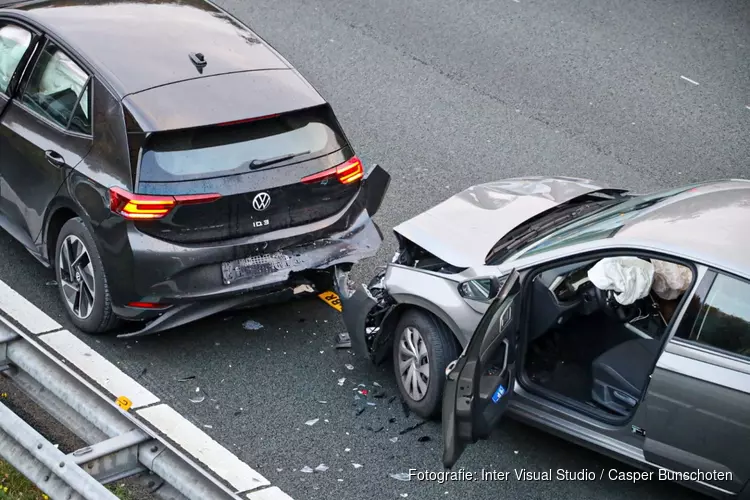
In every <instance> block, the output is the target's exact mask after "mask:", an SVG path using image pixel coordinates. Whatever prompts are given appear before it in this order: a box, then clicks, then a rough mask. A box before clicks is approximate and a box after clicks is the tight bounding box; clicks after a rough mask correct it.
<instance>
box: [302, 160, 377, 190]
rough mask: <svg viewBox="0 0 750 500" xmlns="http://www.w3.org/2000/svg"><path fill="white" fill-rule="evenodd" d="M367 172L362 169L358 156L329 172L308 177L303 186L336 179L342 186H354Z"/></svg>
mask: <svg viewBox="0 0 750 500" xmlns="http://www.w3.org/2000/svg"><path fill="white" fill-rule="evenodd" d="M364 175H365V170H364V168H362V162H361V161H359V158H357V157H356V156H354V157H352V158H351V159H350V160H348V161H346V162H344V163H342V164H341V165H339V166H337V167H333V168H329V169H328V170H323V171H322V172H318V173H317V174H312V175H308V176H307V177H304V178H303V179H302V181H301V182H302V183H303V184H315V183H316V182H322V181H324V180H326V179H330V178H336V179H338V181H339V182H340V183H341V184H352V183H354V182H357V181H359V180H361V179H362V177H364Z"/></svg>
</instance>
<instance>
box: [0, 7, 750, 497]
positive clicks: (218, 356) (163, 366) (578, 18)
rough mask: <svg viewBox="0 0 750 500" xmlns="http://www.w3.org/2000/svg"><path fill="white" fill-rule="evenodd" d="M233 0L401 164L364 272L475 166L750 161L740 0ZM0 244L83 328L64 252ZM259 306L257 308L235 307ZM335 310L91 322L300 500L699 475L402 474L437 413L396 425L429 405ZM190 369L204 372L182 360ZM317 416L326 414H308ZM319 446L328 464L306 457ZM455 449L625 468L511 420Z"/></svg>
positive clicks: (521, 490) (112, 350)
mask: <svg viewBox="0 0 750 500" xmlns="http://www.w3.org/2000/svg"><path fill="white" fill-rule="evenodd" d="M220 3H221V4H222V5H223V6H225V7H226V8H228V9H229V10H230V11H232V12H233V13H235V14H236V15H237V16H239V17H240V18H241V19H243V20H244V21H246V22H248V23H249V24H250V25H251V26H252V27H253V28H254V29H255V30H256V31H257V32H258V33H259V34H260V35H261V36H263V37H264V38H266V39H267V40H268V41H269V42H270V43H271V44H272V45H274V46H275V47H276V48H277V49H279V50H280V51H281V52H282V53H283V54H284V55H285V56H286V57H287V58H288V59H289V60H290V61H291V62H292V63H293V64H294V65H296V66H297V68H298V69H300V70H301V71H302V72H303V73H304V74H305V75H306V76H307V77H308V78H309V79H310V80H311V82H312V83H313V84H314V85H316V86H317V87H318V89H319V90H320V91H321V92H322V93H323V95H324V96H325V97H326V98H328V99H329V100H330V101H331V102H332V104H333V106H334V108H335V110H336V112H337V113H338V115H339V117H340V119H341V121H342V123H343V125H344V127H345V129H346V130H347V132H348V134H349V136H350V138H351V139H352V141H353V143H354V145H355V147H356V149H357V151H358V152H359V154H360V156H361V157H362V159H363V160H364V161H365V162H366V163H372V162H378V163H380V164H381V165H382V166H383V167H385V168H386V169H387V170H389V172H390V173H391V175H392V176H393V182H392V185H391V190H390V192H389V193H388V196H387V198H386V201H385V204H384V206H383V208H382V210H381V213H379V214H378V217H377V220H378V222H379V224H380V225H381V227H382V228H383V229H384V231H385V232H386V233H388V235H389V236H388V239H387V241H386V243H385V244H384V246H383V249H382V251H381V253H380V255H379V257H378V258H375V259H373V260H372V261H368V262H366V263H364V264H362V265H361V266H360V267H359V269H358V271H357V275H358V277H359V278H363V279H364V278H366V277H369V275H370V273H371V272H372V269H373V268H374V266H376V265H378V264H380V263H382V262H383V261H384V260H385V259H387V258H388V257H389V256H390V255H392V252H393V250H394V241H393V238H392V237H390V228H391V227H392V226H393V225H395V224H397V223H398V222H400V221H402V220H405V219H406V218H409V217H411V216H414V215H416V214H417V213H419V212H421V211H423V210H425V209H427V208H429V207H430V206H432V205H434V204H435V203H437V202H439V201H441V200H443V199H445V198H446V197H448V196H450V195H451V194H453V193H455V192H457V191H458V190H460V189H463V188H465V187H468V186H470V185H472V184H476V183H479V182H485V181H489V180H493V179H498V178H503V177H513V176H520V175H530V174H531V175H540V174H550V175H573V176H582V177H589V178H593V179H604V180H606V181H609V182H610V183H612V184H616V185H622V186H625V187H627V188H632V189H635V190H639V191H650V190H653V189H656V188H662V187H669V186H674V185H678V184H682V183H687V182H690V181H694V180H704V179H711V178H721V177H748V173H747V161H748V156H749V155H748V153H750V134H748V126H749V125H750V107H748V106H750V83H748V82H750V66H748V65H747V61H748V60H750V4H748V3H747V2H742V1H740V0H737V1H727V0H714V1H711V2H709V1H706V0H681V1H677V0H664V1H660V2H650V1H646V0H633V1H630V2H623V1H609V2H598V1H595V0H578V1H576V0H566V1H563V2H554V3H550V2H542V1H541V0H501V1H497V0H423V1H421V2H401V1H399V0H380V1H377V2H376V1H373V0H346V1H344V0H304V1H303V0H255V1H253V2H245V1H242V0H224V1H221V2H220ZM195 50H200V47H196V48H195ZM0 255H1V256H2V259H0V279H2V280H3V281H5V282H6V283H8V284H9V285H10V286H12V287H13V288H15V289H16V290H17V291H19V292H20V293H21V294H23V295H24V296H25V297H26V298H27V299H29V300H30V301H32V302H33V303H35V304H36V305H37V306H39V307H40V308H42V309H43V310H44V311H45V312H47V313H48V314H49V315H50V316H52V317H53V318H55V319H57V320H58V321H60V322H61V323H62V324H64V325H65V326H67V327H70V324H69V323H68V322H67V320H66V318H65V316H64V314H63V309H62V306H61V305H60V304H59V302H58V297H57V294H56V289H55V288H54V287H53V286H50V285H46V284H45V283H47V282H49V281H50V280H53V279H54V276H53V274H52V272H51V271H47V270H44V269H43V268H41V267H40V266H39V265H38V264H37V263H36V261H35V260H34V259H33V258H31V257H30V256H28V255H27V254H26V253H25V251H24V250H23V249H22V248H21V246H20V245H19V244H17V243H15V242H14V241H12V240H11V239H10V237H8V236H6V235H4V234H3V235H2V236H0ZM111 279H115V278H111ZM247 320H254V321H256V322H258V323H260V324H261V325H262V328H261V329H258V330H247V329H245V328H243V322H245V321H247ZM341 331H343V322H342V321H341V319H340V318H339V316H338V314H337V313H336V312H335V311H334V310H333V309H331V308H329V307H328V306H327V305H325V304H324V303H323V302H321V301H319V300H317V299H309V300H304V301H298V302H295V303H292V304H288V305H283V306H274V307H266V308H263V309H259V310H255V311H245V312H241V313H233V314H231V315H229V314H227V315H221V316H219V317H216V318H213V319H209V320H204V321H201V322H199V323H196V324H194V325H190V326H187V327H183V328H180V329H178V330H175V331H172V332H168V333H164V334H161V335H158V336H154V337H149V338H144V339H141V340H139V341H134V340H130V341H120V340H117V339H114V338H111V337H99V338H95V337H89V336H85V335H80V336H81V338H83V340H84V341H86V342H87V343H89V344H90V345H92V346H94V347H95V348H96V349H97V350H98V351H99V352H101V353H102V354H103V355H105V356H106V357H107V358H108V359H110V360H111V361H112V362H114V363H115V364H117V365H118V366H119V367H120V368H122V369H123V370H124V371H125V372H127V373H129V374H130V375H131V376H133V377H135V378H136V379H137V380H138V381H139V382H141V383H142V384H143V385H145V386H146V387H147V388H149V389H150V390H151V391H153V392H154V393H155V394H157V395H158V396H159V397H161V398H162V399H163V400H164V401H165V402H168V403H169V404H171V405H172V406H174V408H176V409H177V410H179V411H181V412H183V414H184V415H185V416H186V417H187V418H189V419H190V420H192V421H194V422H195V423H196V424H198V425H199V426H203V425H210V426H212V428H211V429H208V428H205V430H206V432H207V433H208V434H210V435H211V436H212V437H214V438H215V439H217V440H219V441H220V442H221V443H222V444H224V445H225V446H226V447H227V448H229V449H230V450H231V451H233V452H235V453H236V454H237V455H238V456H239V457H240V458H241V459H242V460H244V461H246V462H247V463H248V464H249V465H250V466H251V467H254V468H256V469H257V470H258V471H259V472H261V473H262V474H263V475H264V476H266V477H267V478H268V479H269V480H270V481H271V482H272V483H273V484H275V485H278V486H280V487H281V488H282V489H283V490H284V491H286V492H287V493H289V494H290V495H291V496H293V497H294V498H296V499H306V498H309V499H323V498H341V499H366V498H373V499H381V498H382V499H388V498H402V497H404V494H408V498H410V499H411V498H413V499H435V498H456V497H458V496H459V495H460V496H463V497H465V498H476V499H484V498H498V497H508V498H533V499H546V498H554V499H563V498H579V499H581V498H591V499H598V498H612V499H638V500H645V499H657V498H671V497H675V496H679V497H680V498H689V497H691V495H692V494H691V493H690V492H689V491H688V490H686V489H683V488H682V487H680V486H677V485H673V484H668V483H661V484H660V483H640V484H630V483H623V482H613V481H607V480H604V481H599V480H596V481H549V482H543V481H516V480H513V479H511V480H509V481H506V482H493V481H473V482H466V481H465V482H452V483H447V484H438V483H437V482H416V481H412V482H402V481H398V480H396V479H394V478H392V477H390V474H395V473H399V472H406V471H408V470H409V469H410V468H416V469H420V470H430V471H439V470H442V467H441V462H440V459H441V450H442V444H441V438H440V427H439V425H438V424H435V423H430V424H427V425H424V426H422V427H420V428H418V429H416V430H414V431H412V432H408V433H405V434H401V435H400V434H399V431H402V430H404V429H406V428H407V427H408V426H410V425H413V424H415V423H417V420H416V419H415V418H414V417H413V416H410V417H409V418H406V417H405V415H404V413H403V411H402V408H401V406H400V404H399V403H398V401H394V402H393V403H392V404H389V400H390V397H391V396H392V395H394V394H396V388H395V384H394V382H393V380H392V378H391V376H390V368H373V367H370V366H368V365H367V364H366V363H364V362H363V361H362V360H360V359H358V358H357V357H355V356H353V355H352V354H351V353H349V352H347V351H345V350H336V349H335V348H334V345H333V344H334V337H335V335H336V334H337V333H339V332H341ZM347 364H351V365H353V367H354V369H353V370H349V369H348V368H347V367H346V366H345V365H347ZM186 377H194V378H190V379H189V380H187V381H182V382H181V381H179V380H181V379H184V378H186ZM342 377H345V378H346V381H345V382H344V383H343V385H339V384H338V380H339V379H340V378H342ZM373 382H379V383H380V384H381V385H382V388H383V391H385V393H386V397H385V398H382V399H378V398H367V399H368V400H369V401H370V402H374V403H375V404H376V406H370V405H366V404H365V398H363V397H361V396H360V399H359V400H355V395H356V394H357V393H356V391H354V390H353V389H355V386H356V384H360V383H363V384H366V385H367V388H368V389H370V390H372V389H374V387H373V385H372V383H373ZM196 387H200V388H201V390H202V391H203V392H204V393H205V394H206V395H207V396H208V397H206V399H205V400H204V401H203V402H202V403H192V402H191V401H190V397H191V394H194V391H195V389H196ZM363 407H366V410H365V411H364V412H363V413H361V414H359V415H357V411H358V409H359V408H363ZM312 419H319V421H318V422H317V423H315V424H314V425H306V424H305V422H307V421H309V420H312ZM381 427H383V430H381V431H379V432H375V431H378V430H379V429H380V428H381ZM425 436H427V437H429V438H430V440H429V441H425V440H424V437H425ZM394 437H398V440H397V441H396V442H392V440H391V439H392V438H394ZM420 438H421V440H420ZM319 464H325V465H327V466H328V467H329V469H328V470H327V471H325V472H320V473H314V474H305V473H302V472H301V471H300V469H302V468H303V467H305V466H308V467H311V468H315V467H316V466H318V465H319ZM353 464H361V467H355V466H354V465H353ZM459 465H461V466H463V467H465V468H466V469H467V470H472V471H480V470H481V469H485V470H495V471H500V472H504V471H510V472H511V473H512V472H513V471H514V470H520V469H527V470H548V469H553V470H557V469H564V470H568V471H580V470H589V471H596V472H597V473H598V472H599V471H600V470H601V469H603V468H604V469H607V470H608V469H610V468H616V469H624V470H626V469H627V468H626V467H625V466H622V465H620V464H619V463H617V462H613V461H611V460H609V459H606V458H604V457H602V456H600V455H598V454H595V453H593V452H589V451H586V450H584V449H582V448H579V447H576V446H574V445H571V444H568V443H566V442H564V441H561V440H559V439H556V438H553V437H551V436H549V435H547V434H544V433H542V432H540V431H536V430H534V429H531V428H528V427H526V426H524V425H521V424H518V423H516V422H513V421H510V420H505V421H503V423H502V426H501V428H500V429H499V430H498V431H497V433H496V434H495V436H494V437H493V439H492V440H490V441H488V442H483V443H480V444H477V445H475V446H474V447H472V448H471V449H470V450H468V451H467V452H466V453H465V455H464V456H463V457H462V459H461V462H460V464H459Z"/></svg>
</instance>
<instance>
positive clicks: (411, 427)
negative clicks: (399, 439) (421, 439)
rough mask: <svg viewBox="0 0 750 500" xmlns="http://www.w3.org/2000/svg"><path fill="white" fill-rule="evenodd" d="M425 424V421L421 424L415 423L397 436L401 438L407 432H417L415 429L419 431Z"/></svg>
mask: <svg viewBox="0 0 750 500" xmlns="http://www.w3.org/2000/svg"><path fill="white" fill-rule="evenodd" d="M426 423H427V421H426V420H423V421H421V422H417V423H416V424H414V425H410V426H409V427H407V428H406V429H403V430H401V431H399V435H401V436H403V435H404V434H406V433H407V432H411V431H414V430H417V429H419V428H420V427H422V426H423V425H424V424H426Z"/></svg>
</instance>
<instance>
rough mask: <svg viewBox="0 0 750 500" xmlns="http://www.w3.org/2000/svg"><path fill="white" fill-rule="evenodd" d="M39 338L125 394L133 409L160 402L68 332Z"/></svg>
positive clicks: (102, 383) (116, 393)
mask: <svg viewBox="0 0 750 500" xmlns="http://www.w3.org/2000/svg"><path fill="white" fill-rule="evenodd" d="M42 314H44V313H42ZM39 339H40V340H41V341H42V342H44V343H45V344H47V345H48V346H49V347H51V348H52V349H54V350H55V351H57V353H58V354H60V355H61V356H62V357H63V358H65V359H66V360H67V361H69V362H70V363H72V364H73V366H75V367H76V368H78V369H79V370H81V371H82V372H83V373H84V374H85V375H86V376H88V377H89V378H91V379H92V380H93V381H94V382H96V383H97V384H99V385H100V386H102V387H103V388H104V389H105V390H106V391H107V392H109V393H110V394H111V395H113V396H114V397H116V398H119V397H120V396H126V397H127V398H128V399H129V400H130V401H131V403H132V408H142V407H144V406H148V405H152V404H154V403H158V402H159V401H160V400H159V398H157V397H156V396H154V395H153V394H152V393H151V392H150V391H149V390H147V389H146V388H145V387H143V386H142V385H141V384H139V383H138V382H136V381H135V380H133V379H132V378H130V377H129V376H128V375H126V374H125V373H123V372H122V370H120V369H119V368H117V367H116V366H115V365H113V364H112V363H110V362H109V361H107V359H106V358H104V357H103V356H102V355H101V354H99V353H98V352H96V351H95V350H93V349H92V348H90V347H89V346H87V345H86V344H85V343H84V342H83V341H81V340H80V339H79V338H78V337H76V336H75V335H73V334H72V333H70V332H69V331H67V330H62V331H59V332H54V333H47V334H45V335H41V336H40V337H39Z"/></svg>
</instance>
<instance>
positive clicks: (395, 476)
mask: <svg viewBox="0 0 750 500" xmlns="http://www.w3.org/2000/svg"><path fill="white" fill-rule="evenodd" d="M388 475H389V476H391V477H392V478H393V479H395V480H397V481H411V476H410V475H409V474H408V473H407V472H398V473H396V474H388Z"/></svg>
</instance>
